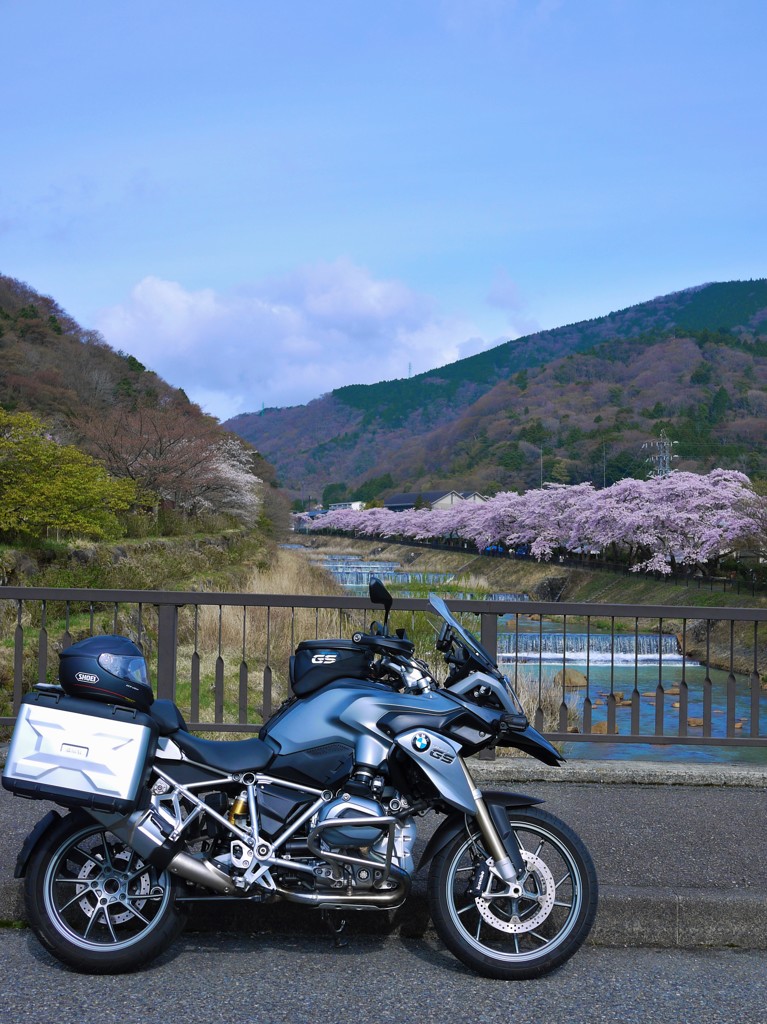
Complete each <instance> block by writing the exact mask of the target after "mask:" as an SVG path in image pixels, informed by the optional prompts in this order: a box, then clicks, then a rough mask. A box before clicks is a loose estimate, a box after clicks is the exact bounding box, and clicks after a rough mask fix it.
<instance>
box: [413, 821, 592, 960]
mask: <svg viewBox="0 0 767 1024" xmlns="http://www.w3.org/2000/svg"><path fill="white" fill-rule="evenodd" d="M508 816H509V822H510V824H511V827H512V828H513V830H514V834H515V835H516V837H517V841H518V843H519V846H520V851H521V853H522V859H523V861H524V863H525V869H526V870H525V874H524V876H523V877H522V878H521V879H519V880H518V883H517V885H516V886H514V887H511V886H508V885H506V884H505V883H504V882H503V881H502V880H501V878H500V877H499V876H498V875H496V874H495V873H494V871H493V860H492V858H491V857H490V856H489V855H488V853H487V850H486V849H485V847H484V841H483V839H482V835H481V833H480V832H479V829H478V828H477V826H476V824H474V823H472V827H471V828H470V829H469V830H468V832H465V833H462V834H461V835H459V836H457V837H456V838H455V839H454V840H452V842H450V843H448V845H447V846H446V847H445V848H444V849H443V850H441V851H440V852H439V853H438V854H437V856H436V857H435V858H434V861H433V863H432V868H431V872H430V874H429V904H430V908H431V915H432V920H433V921H434V927H435V928H436V930H437V933H438V935H439V936H440V938H441V939H442V941H443V942H444V943H445V945H446V946H447V947H448V949H449V950H450V951H451V952H452V953H454V954H455V956H457V957H458V959H459V960H462V961H463V962H464V963H465V964H467V965H468V966H469V967H472V968H473V969H474V970H475V971H478V972H479V973H480V974H484V975H486V976H487V977H490V978H504V979H515V978H536V977H539V976H540V975H542V974H546V973H548V972H549V971H552V970H554V968H556V967H558V966H559V965H560V964H562V963H564V961H565V960H567V959H568V958H569V957H571V956H572V955H573V953H575V951H576V950H577V949H578V948H579V947H580V946H581V944H582V943H583V942H584V940H585V939H586V936H587V935H588V933H589V931H590V929H591V926H592V924H593V922H594V917H595V915H596V909H597V879H596V872H595V870H594V865H593V863H592V860H591V857H590V855H589V853H588V850H587V849H586V847H585V846H584V845H583V843H582V842H581V840H580V839H579V838H578V836H577V835H576V834H575V833H574V832H573V831H572V829H570V828H568V826H567V825H565V824H564V823H563V822H561V821H558V820H557V819H556V818H555V817H554V816H553V815H551V814H548V813H547V812H546V811H541V810H539V809H537V808H532V807H531V808H524V809H521V810H517V809H509V811H508ZM478 883H481V884H482V886H483V888H482V892H481V894H479V895H474V893H473V892H472V893H469V892H467V890H469V889H475V887H476V885H477V884H478Z"/></svg>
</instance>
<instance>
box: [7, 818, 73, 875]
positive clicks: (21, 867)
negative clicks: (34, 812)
mask: <svg viewBox="0 0 767 1024" xmlns="http://www.w3.org/2000/svg"><path fill="white" fill-rule="evenodd" d="M60 819H61V815H60V814H59V813H58V811H48V813H47V814H46V815H45V817H44V818H41V819H40V820H39V821H38V823H37V824H36V825H35V827H34V828H33V829H32V831H31V832H30V833H29V835H28V836H27V838H26V839H25V840H24V845H23V846H22V847H21V852H20V853H19V855H18V857H17V858H16V868H15V870H14V872H13V877H14V878H23V877H24V875H26V873H27V864H28V862H29V858H30V857H31V856H32V851H33V850H34V848H35V847H36V846H37V844H38V843H39V842H40V840H41V839H42V838H43V836H44V835H45V834H46V833H47V832H48V830H49V829H52V828H53V826H54V825H55V824H56V823H57V822H58V821H59V820H60Z"/></svg>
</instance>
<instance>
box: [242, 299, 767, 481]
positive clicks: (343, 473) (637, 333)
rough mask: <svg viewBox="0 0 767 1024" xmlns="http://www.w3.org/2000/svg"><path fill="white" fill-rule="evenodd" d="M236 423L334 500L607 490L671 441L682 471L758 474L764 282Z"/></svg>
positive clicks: (765, 352) (612, 318)
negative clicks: (451, 491) (433, 492)
mask: <svg viewBox="0 0 767 1024" xmlns="http://www.w3.org/2000/svg"><path fill="white" fill-rule="evenodd" d="M226 425H227V426H229V427H231V428H232V429H233V430H235V431H236V432H237V433H239V434H241V435H242V436H243V437H246V438H248V439H249V440H251V441H252V442H253V443H254V444H256V445H257V446H258V447H259V448H260V450H262V451H263V452H264V454H265V455H266V456H267V457H268V458H270V459H271V460H272V461H273V462H274V464H275V466H276V467H277V470H278V472H279V473H280V477H281V479H282V481H283V483H284V485H286V486H287V487H289V488H290V489H291V490H292V491H293V493H294V494H295V495H298V496H300V497H304V496H306V495H307V494H308V493H311V494H313V495H314V496H316V497H319V496H320V495H321V494H322V493H323V492H325V494H326V497H327V496H332V500H340V499H341V498H343V497H348V496H351V495H354V494H355V493H360V490H362V491H363V492H365V491H366V493H365V496H366V497H369V496H370V492H371V491H372V492H375V491H376V490H378V492H379V493H385V492H386V489H387V488H388V489H390V490H391V489H396V490H404V491H413V490H428V489H433V488H435V487H441V486H445V487H456V488H458V489H460V490H465V489H474V488H477V489H480V490H484V491H487V492H494V491H496V490H499V489H507V488H519V487H529V486H538V485H539V484H540V482H541V478H543V479H544V480H553V481H560V482H571V483H574V482H578V481H581V480H589V479H590V480H593V481H594V482H596V483H598V484H602V483H608V484H609V483H611V482H613V481H615V480H617V479H620V478H622V477H623V476H626V475H629V474H634V475H641V473H642V472H643V470H644V468H645V461H644V460H645V459H646V458H647V457H648V455H649V454H650V452H651V449H647V448H644V449H643V447H642V446H643V445H644V444H646V443H647V442H650V443H652V440H653V438H656V437H658V436H659V435H660V434H661V432H662V431H665V432H666V433H667V434H668V436H669V437H670V439H671V440H672V441H677V442H679V444H678V445H677V447H676V448H675V453H676V454H677V455H678V456H679V457H680V462H679V465H681V466H683V467H684V468H687V469H694V470H697V471H703V470H706V469H708V468H710V467H711V466H712V465H724V466H725V467H726V468H733V469H741V470H744V471H746V472H749V473H751V474H756V475H759V474H763V473H766V472H767V451H766V450H765V449H764V447H763V445H762V439H763V437H764V436H765V430H766V429H767V280H765V279H760V280H755V281H734V282H729V283H724V284H708V285H702V286H700V287H697V288H691V289H688V290H686V291H683V292H676V293H673V294H671V295H667V296H663V297H660V298H656V299H653V300H651V301H650V302H645V303H642V304H640V305H637V306H632V307H630V308H628V309H625V310H621V311H619V312H616V313H610V314H609V315H607V316H603V317H599V318H597V319H595V320H589V321H584V322H582V323H579V324H573V325H570V326H567V327H560V328H557V329H556V330H551V331H542V332H538V333H536V334H533V335H529V336H528V337H525V338H520V339H518V340H517V341H512V342H507V343H505V344H503V345H500V346H498V347H497V348H494V349H491V350H489V351H487V352H483V353H480V354H479V355H476V356H472V357H470V358H468V359H463V360H460V361H458V362H456V363H453V364H451V365H449V366H445V367H441V368H440V369H438V370H434V371H432V372H430V373H425V374H419V375H418V376H417V377H413V378H410V379H406V380H397V381H388V382H382V383H379V384H373V385H354V386H350V387H346V388H340V389H338V390H336V391H333V392H331V393H330V394H329V395H326V396H323V397H322V398H319V399H317V400H316V401H314V402H310V403H309V404H308V405H306V406H299V407H296V408H290V409H275V410H270V409H267V410H265V411H264V412H263V413H261V414H247V415H242V416H238V417H236V418H235V419H233V420H230V421H229V422H228V423H227V424H226ZM366 483H367V487H366Z"/></svg>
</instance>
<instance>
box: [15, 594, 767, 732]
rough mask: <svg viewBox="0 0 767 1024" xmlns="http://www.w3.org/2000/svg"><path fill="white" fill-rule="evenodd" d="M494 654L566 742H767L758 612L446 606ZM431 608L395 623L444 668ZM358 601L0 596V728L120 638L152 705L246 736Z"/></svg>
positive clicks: (399, 614) (363, 617)
mask: <svg viewBox="0 0 767 1024" xmlns="http://www.w3.org/2000/svg"><path fill="white" fill-rule="evenodd" d="M450 607H451V609H452V610H453V612H454V613H455V614H457V615H459V616H461V617H462V618H463V620H464V622H465V623H466V625H467V626H468V627H469V628H471V629H473V630H474V631H476V632H478V633H479V635H480V639H481V641H482V643H483V644H484V646H485V647H486V648H487V649H488V650H490V651H491V652H494V653H495V654H496V656H497V658H498V660H499V663H500V664H501V665H502V667H503V668H504V671H506V672H507V674H508V676H509V678H510V680H511V681H512V683H513V684H514V686H515V688H517V690H518V692H519V694H520V697H521V698H522V699H523V702H524V703H525V706H526V710H527V712H528V716H529V717H530V718H531V720H532V721H533V723H534V725H535V726H536V728H538V729H539V730H540V731H542V732H544V733H545V735H547V736H548V737H549V738H550V739H553V740H556V741H569V742H582V741H589V742H597V743H620V744H624V743H653V744H682V745H687V746H690V745H695V746H706V745H711V744H720V745H721V744H728V745H729V744H732V745H734V746H738V747H746V746H754V747H755V746H767V689H765V688H764V686H763V683H762V678H763V674H765V677H767V611H762V610H757V609H744V608H692V607H670V606H645V605H603V604H568V603H560V602H533V601H525V602H504V601H492V602H490V601H458V600H456V601H452V600H451V601H450ZM427 608H428V605H427V602H426V601H425V600H418V599H405V598H403V599H396V600H395V606H394V610H393V613H392V620H393V624H394V625H395V626H398V625H399V626H405V627H406V628H407V629H408V632H409V633H411V635H413V636H414V637H415V638H416V641H417V653H418V654H419V655H420V656H422V657H426V658H427V660H428V661H429V662H430V664H431V665H432V668H439V667H441V661H440V659H439V656H438V655H437V654H436V652H435V651H434V648H433V636H434V633H433V628H432V627H431V626H430V625H428V624H427V618H426V612H427ZM374 615H375V610H374V609H372V608H371V605H370V603H369V601H368V600H367V599H366V598H359V597H346V596H342V597H305V596H301V595H295V594H294V595H274V594H269V595H264V594H223V593H202V592H187V593H177V592H156V591H120V590H79V589H49V588H32V587H30V588H27V587H3V588H0V701H4V704H1V703H0V725H4V726H9V725H11V724H12V723H13V721H14V720H15V716H16V713H17V712H18V708H19V704H20V701H21V699H22V696H23V694H24V693H25V692H26V691H27V690H28V689H30V688H31V687H32V686H33V685H35V684H36V683H37V682H51V681H55V678H56V667H57V657H56V652H57V651H58V650H61V649H63V648H65V647H68V646H69V645H70V644H71V643H73V642H75V641H76V640H78V639H81V638H82V637H84V636H91V635H94V634H97V633H118V634H121V635H128V636H131V637H132V639H134V640H135V641H136V642H137V643H138V644H139V645H140V646H141V648H142V650H143V651H144V653H145V655H146V656H147V660H148V662H149V666H150V674H151V675H152V676H153V678H154V681H155V691H156V694H157V696H158V697H169V698H172V699H174V700H175V701H176V702H177V703H178V704H179V706H180V707H181V710H182V712H183V713H184V715H185V717H186V718H187V720H188V723H189V726H190V728H191V729H193V730H195V731H207V732H218V733H226V732H235V733H250V732H254V731H257V730H258V729H259V727H260V725H261V723H262V722H263V721H264V720H266V719H267V718H268V717H269V716H270V715H271V713H272V711H273V710H274V709H275V708H276V707H277V705H278V704H279V703H280V702H281V701H282V700H283V699H285V698H286V697H287V696H288V695H289V674H288V664H289V657H290V654H291V653H292V651H293V650H294V648H295V646H296V645H297V643H298V642H299V641H301V640H305V639H316V638H324V637H334V636H341V637H349V636H351V634H352V632H354V630H355V629H360V628H364V627H365V626H366V624H367V623H369V621H370V619H371V618H372V617H374ZM433 620H434V617H433V616H432V621H433Z"/></svg>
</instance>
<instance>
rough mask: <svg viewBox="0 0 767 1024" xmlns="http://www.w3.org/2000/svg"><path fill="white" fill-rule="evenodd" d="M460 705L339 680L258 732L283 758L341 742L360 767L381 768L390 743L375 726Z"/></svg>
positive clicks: (436, 696) (437, 696)
mask: <svg viewBox="0 0 767 1024" xmlns="http://www.w3.org/2000/svg"><path fill="white" fill-rule="evenodd" d="M458 706H459V703H458V702H457V701H455V700H453V699H451V697H450V696H449V694H447V693H445V691H443V690H442V691H436V692H434V691H432V692H427V693H421V694H412V693H397V692H394V691H392V690H391V688H390V687H388V686H385V685H384V684H382V683H375V682H366V681H362V680H359V679H339V680H338V681H337V682H335V683H331V684H330V685H328V686H326V687H324V688H323V689H321V690H318V691H317V692H316V693H314V694H312V695H311V696H310V697H306V698H305V699H303V700H298V701H296V702H295V703H294V704H291V705H290V706H289V707H288V708H286V709H285V710H284V711H283V712H278V713H277V714H276V715H275V716H274V717H273V718H272V720H271V721H270V722H267V724H266V725H265V727H264V729H263V730H262V732H261V734H260V735H261V738H262V739H264V740H266V742H267V743H269V744H270V745H271V746H272V747H273V748H274V749H275V751H277V752H278V753H279V754H281V755H289V754H297V753H300V752H302V751H308V750H311V749H313V748H316V747H318V746H319V745H322V744H330V743H341V744H344V745H346V746H349V747H352V748H353V749H354V760H355V761H356V762H357V763H359V764H368V765H374V766H376V765H379V764H381V763H382V762H383V761H384V760H385V758H386V756H387V754H388V752H389V750H390V748H391V744H392V740H391V737H390V736H387V734H386V733H385V732H384V731H383V730H381V729H380V728H379V727H378V725H377V723H378V722H379V721H380V719H381V718H382V717H383V716H384V715H386V714H388V713H389V712H391V711H407V712H409V713H410V714H420V715H423V728H428V726H429V718H430V717H431V716H434V717H435V718H437V717H439V716H442V715H444V714H445V713H446V712H450V711H453V710H455V708H456V707H458Z"/></svg>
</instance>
